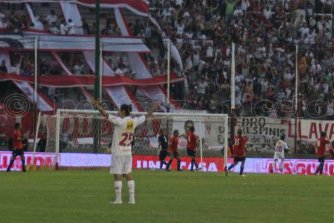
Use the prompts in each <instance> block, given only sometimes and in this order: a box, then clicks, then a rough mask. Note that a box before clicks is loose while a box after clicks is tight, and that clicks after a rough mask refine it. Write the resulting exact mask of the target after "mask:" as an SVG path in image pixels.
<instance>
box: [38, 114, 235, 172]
mask: <svg viewBox="0 0 334 223" xmlns="http://www.w3.org/2000/svg"><path fill="white" fill-rule="evenodd" d="M108 113H110V114H116V112H108ZM144 114H146V113H142V112H132V113H131V116H139V115H144ZM96 121H97V122H99V125H95V124H94V123H96ZM40 123H41V125H43V127H42V128H40V127H38V128H39V129H42V130H43V131H45V132H46V133H47V143H46V144H47V146H46V147H47V148H46V151H47V152H51V153H54V157H55V160H54V165H55V167H57V166H58V165H59V166H60V167H61V166H64V165H65V166H66V165H67V164H65V162H64V160H62V157H65V154H66V155H68V154H70V155H71V157H73V156H74V157H75V156H78V157H81V158H82V157H83V156H84V155H82V154H109V153H110V152H111V149H110V147H111V144H112V135H113V125H112V123H111V122H110V121H108V120H107V119H105V118H104V117H102V116H100V114H99V113H98V111H95V110H69V109H58V110H57V113H56V115H43V116H42V117H41V122H40ZM190 126H194V127H195V134H196V135H197V136H199V139H200V140H199V145H198V152H197V154H196V160H197V162H198V163H199V164H200V166H201V164H202V163H203V159H204V158H207V157H215V158H216V157H220V158H222V157H224V166H226V164H227V154H228V152H227V151H228V132H229V128H228V115H226V114H207V113H160V112H156V113H153V115H152V116H151V117H149V118H147V120H146V121H145V122H144V123H143V124H142V125H140V126H138V127H137V128H136V130H135V133H134V140H133V143H132V147H133V154H134V155H138V156H157V153H158V140H157V138H158V134H159V131H160V130H161V129H166V130H167V133H168V137H171V136H172V133H173V130H178V131H179V133H180V135H183V134H185V131H186V129H187V128H189V127H190ZM96 128H99V129H96ZM95 140H98V143H94V141H95ZM96 145H98V148H94V146H95V147H96ZM179 150H180V154H181V159H182V157H186V156H187V155H186V139H185V138H184V137H180V142H179ZM81 158H80V159H81ZM82 159H84V158H82ZM87 162H90V161H89V160H88V161H87ZM83 165H85V166H89V165H90V163H84V164H83ZM94 166H95V164H94Z"/></svg>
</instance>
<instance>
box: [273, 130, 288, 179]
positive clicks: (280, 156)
mask: <svg viewBox="0 0 334 223" xmlns="http://www.w3.org/2000/svg"><path fill="white" fill-rule="evenodd" d="M284 139H285V135H281V136H280V140H278V141H277V142H276V145H275V154H274V162H273V163H272V166H271V169H270V172H271V173H273V172H274V169H275V167H276V163H277V161H278V160H280V161H281V162H280V163H279V170H280V171H281V173H282V172H283V162H284V150H287V149H289V147H288V144H287V143H286V142H284Z"/></svg>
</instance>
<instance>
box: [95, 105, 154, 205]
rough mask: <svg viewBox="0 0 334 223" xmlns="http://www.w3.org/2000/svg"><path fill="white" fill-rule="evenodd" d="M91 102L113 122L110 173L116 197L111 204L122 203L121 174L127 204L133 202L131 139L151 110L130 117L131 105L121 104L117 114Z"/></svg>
mask: <svg viewBox="0 0 334 223" xmlns="http://www.w3.org/2000/svg"><path fill="white" fill-rule="evenodd" d="M92 104H93V105H94V106H95V107H96V108H97V109H98V110H99V112H100V114H101V115H102V116H103V117H105V118H107V119H108V120H109V121H110V122H112V123H113V124H114V133H113V138H112V149H111V151H112V160H111V168H110V173H111V174H113V175H114V179H115V182H114V187H115V194H116V199H115V201H113V202H111V203H113V204H122V176H125V178H126V180H127V183H128V189H129V202H128V203H129V204H135V182H134V179H133V176H132V173H131V172H132V152H131V149H132V141H133V135H134V131H135V129H136V127H137V126H138V125H141V124H142V123H144V122H145V119H146V117H147V116H150V115H151V114H152V113H153V110H152V111H150V112H148V113H147V114H146V116H145V115H142V116H139V117H131V116H130V112H131V105H126V104H122V105H121V107H120V110H119V112H118V116H115V115H109V114H107V112H106V111H105V110H104V109H103V108H102V107H101V105H100V104H99V103H98V102H96V101H93V102H92Z"/></svg>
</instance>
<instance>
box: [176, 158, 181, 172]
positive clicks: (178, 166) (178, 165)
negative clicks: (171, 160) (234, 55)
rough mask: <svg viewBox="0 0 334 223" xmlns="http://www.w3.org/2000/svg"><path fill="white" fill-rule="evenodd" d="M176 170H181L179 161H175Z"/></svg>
mask: <svg viewBox="0 0 334 223" xmlns="http://www.w3.org/2000/svg"><path fill="white" fill-rule="evenodd" d="M177 170H181V161H180V160H178V161H177Z"/></svg>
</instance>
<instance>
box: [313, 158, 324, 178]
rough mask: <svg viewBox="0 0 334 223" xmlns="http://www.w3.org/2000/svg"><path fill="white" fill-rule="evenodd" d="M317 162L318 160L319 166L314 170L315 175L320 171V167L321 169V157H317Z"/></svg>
mask: <svg viewBox="0 0 334 223" xmlns="http://www.w3.org/2000/svg"><path fill="white" fill-rule="evenodd" d="M318 162H319V166H318V168H317V170H316V171H315V173H314V174H315V175H317V174H318V173H319V172H320V169H322V168H323V167H322V166H321V165H322V157H319V158H318Z"/></svg>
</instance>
